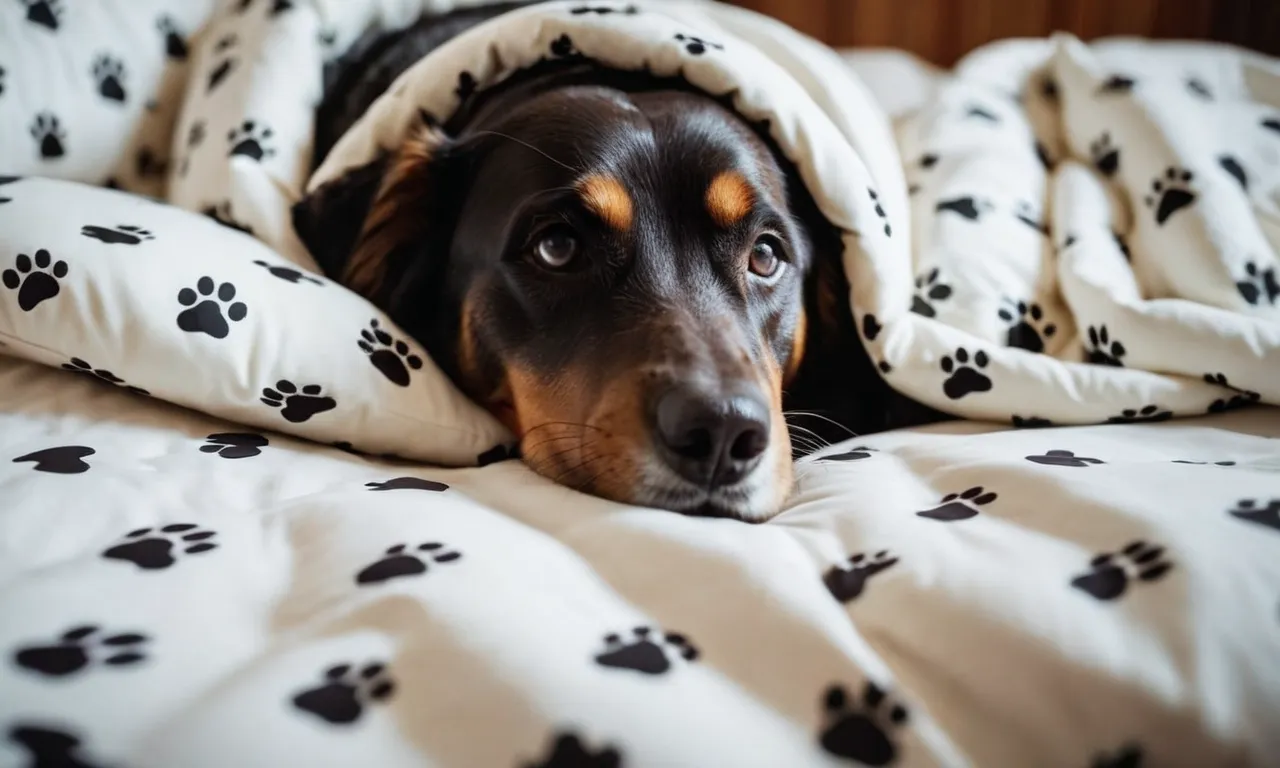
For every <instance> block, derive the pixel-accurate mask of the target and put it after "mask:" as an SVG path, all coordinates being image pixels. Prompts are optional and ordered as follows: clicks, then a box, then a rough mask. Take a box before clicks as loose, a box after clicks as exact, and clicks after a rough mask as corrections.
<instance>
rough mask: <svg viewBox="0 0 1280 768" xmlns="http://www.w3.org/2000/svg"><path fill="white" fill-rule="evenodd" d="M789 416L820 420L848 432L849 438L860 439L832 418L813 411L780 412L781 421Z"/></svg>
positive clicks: (855, 433) (856, 434)
mask: <svg viewBox="0 0 1280 768" xmlns="http://www.w3.org/2000/svg"><path fill="white" fill-rule="evenodd" d="M789 416H807V417H809V418H812V419H821V420H822V421H825V422H827V423H828V424H832V425H834V426H836V427H839V428H840V429H843V430H844V431H845V432H848V433H849V437H860V435H859V434H858V433H857V432H854V431H853V430H852V429H849V428H848V427H847V426H845V425H844V424H841V423H840V422H838V421H836V420H835V419H832V418H830V417H827V416H823V415H822V414H820V413H814V412H813V411H783V412H782V418H783V419H786V418H787V417H789ZM787 426H791V424H790V423H788V425H787Z"/></svg>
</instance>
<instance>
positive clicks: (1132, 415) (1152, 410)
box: [1107, 405, 1173, 424]
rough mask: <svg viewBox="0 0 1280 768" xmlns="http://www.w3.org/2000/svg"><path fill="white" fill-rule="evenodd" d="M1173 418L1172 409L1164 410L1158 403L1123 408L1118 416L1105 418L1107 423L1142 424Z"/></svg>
mask: <svg viewBox="0 0 1280 768" xmlns="http://www.w3.org/2000/svg"><path fill="white" fill-rule="evenodd" d="M1172 418H1173V411H1166V410H1164V409H1162V408H1161V407H1160V406H1158V405H1144V406H1143V407H1141V408H1125V409H1124V410H1123V411H1121V412H1120V415H1119V416H1112V417H1110V418H1108V419H1107V423H1108V424H1143V423H1148V422H1154V421H1168V420H1169V419H1172Z"/></svg>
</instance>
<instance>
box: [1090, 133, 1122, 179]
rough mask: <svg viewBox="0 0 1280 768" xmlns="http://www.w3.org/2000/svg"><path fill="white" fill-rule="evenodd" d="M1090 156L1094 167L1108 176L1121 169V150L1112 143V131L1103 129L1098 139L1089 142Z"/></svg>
mask: <svg viewBox="0 0 1280 768" xmlns="http://www.w3.org/2000/svg"><path fill="white" fill-rule="evenodd" d="M1089 156H1090V157H1091V158H1093V167H1095V168H1097V169H1098V171H1099V172H1100V173H1101V174H1102V175H1103V176H1106V177H1108V178H1110V177H1111V176H1114V175H1116V171H1118V170H1120V150H1119V148H1117V147H1115V146H1114V145H1112V143H1111V133H1110V132H1108V131H1103V132H1102V135H1101V136H1099V137H1098V139H1097V140H1096V141H1093V142H1090V143H1089Z"/></svg>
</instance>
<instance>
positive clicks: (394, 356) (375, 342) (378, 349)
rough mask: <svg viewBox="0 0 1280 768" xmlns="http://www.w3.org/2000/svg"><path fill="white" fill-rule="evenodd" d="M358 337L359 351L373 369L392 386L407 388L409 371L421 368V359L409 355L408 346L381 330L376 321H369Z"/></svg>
mask: <svg viewBox="0 0 1280 768" xmlns="http://www.w3.org/2000/svg"><path fill="white" fill-rule="evenodd" d="M360 337H361V340H360V341H359V342H358V344H359V346H360V349H361V350H363V351H364V353H365V354H366V355H368V356H369V362H371V363H373V367H374V368H377V369H378V370H379V371H381V372H382V375H383V376H386V377H387V381H390V382H391V383H392V384H395V385H397V386H401V387H407V386H409V378H410V373H409V370H410V369H413V370H415V371H416V370H418V369H419V368H421V367H422V358H420V357H418V356H417V355H414V354H410V352H409V345H408V344H406V343H405V342H403V341H400V340H399V339H396V338H394V337H393V336H392V335H391V334H389V333H387V332H386V331H384V330H382V329H381V328H380V327H379V326H378V321H377V320H376V319H374V320H370V321H369V327H368V328H366V329H365V330H363V331H361V332H360Z"/></svg>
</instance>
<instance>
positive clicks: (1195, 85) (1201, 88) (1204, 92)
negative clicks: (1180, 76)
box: [1184, 75, 1213, 101]
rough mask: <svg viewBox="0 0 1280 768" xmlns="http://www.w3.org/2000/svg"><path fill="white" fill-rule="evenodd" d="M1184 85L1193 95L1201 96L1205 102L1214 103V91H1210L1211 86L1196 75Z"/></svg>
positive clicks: (1189, 77)
mask: <svg viewBox="0 0 1280 768" xmlns="http://www.w3.org/2000/svg"><path fill="white" fill-rule="evenodd" d="M1184 84H1185V85H1186V86H1187V90H1188V91H1191V93H1192V94H1193V95H1195V96H1199V97H1200V98H1202V99H1204V100H1205V101H1213V91H1211V90H1209V85H1208V84H1207V83H1205V81H1203V80H1201V79H1200V78H1198V77H1196V76H1195V75H1189V76H1188V77H1187V79H1186V80H1185V81H1184Z"/></svg>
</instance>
